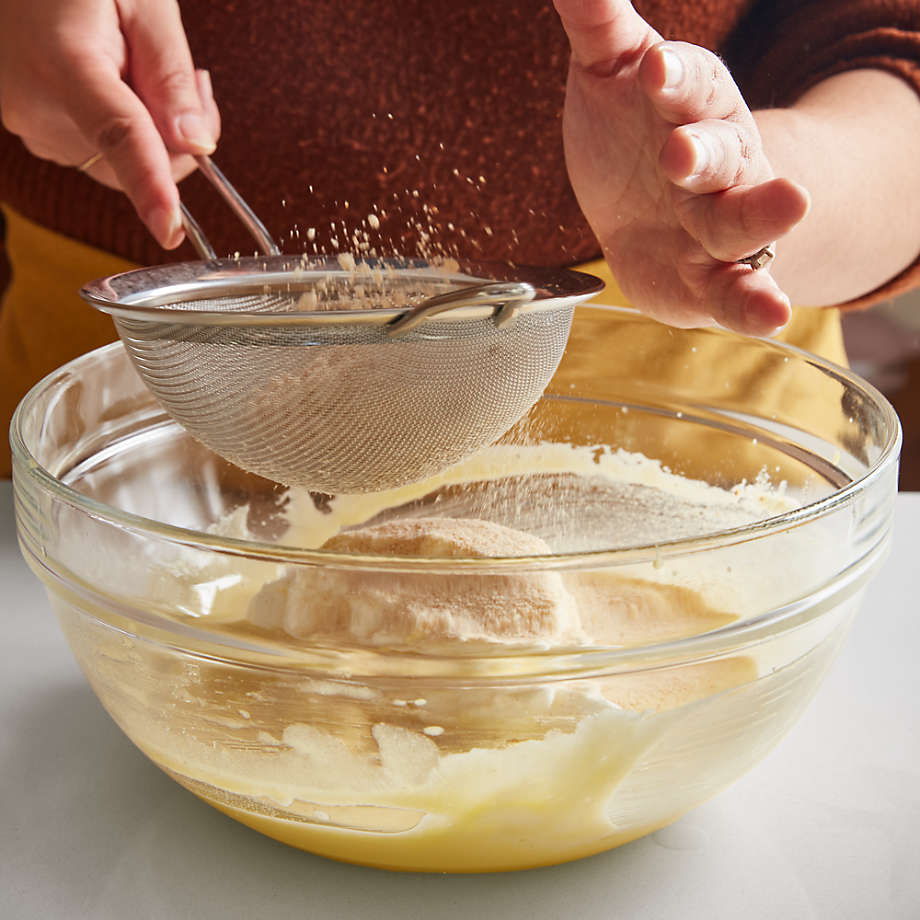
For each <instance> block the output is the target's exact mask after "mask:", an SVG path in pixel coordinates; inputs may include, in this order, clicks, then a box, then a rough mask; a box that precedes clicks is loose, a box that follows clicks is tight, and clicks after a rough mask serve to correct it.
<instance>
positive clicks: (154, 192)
mask: <svg viewBox="0 0 920 920" xmlns="http://www.w3.org/2000/svg"><path fill="white" fill-rule="evenodd" d="M64 92H65V93H66V95H67V98H66V99H65V108H66V110H67V111H68V112H69V113H70V116H71V117H72V118H73V120H74V122H75V123H76V125H77V128H78V129H79V130H80V132H81V134H82V135H83V137H84V138H85V139H86V142H87V145H88V147H89V148H90V149H91V150H94V151H96V152H98V153H101V154H102V156H103V157H104V159H105V161H106V165H107V167H108V168H110V169H111V170H112V172H113V173H114V175H115V177H116V179H117V181H118V184H119V185H120V186H121V188H123V189H124V191H125V194H127V196H128V197H129V198H130V199H131V201H132V203H133V204H134V207H135V208H136V210H137V213H138V216H139V217H140V218H141V220H142V221H143V222H144V223H145V224H146V225H147V227H148V228H149V229H150V232H151V233H152V234H153V235H154V237H155V238H156V240H157V241H158V242H159V243H160V245H161V246H163V247H164V248H166V249H174V248H175V247H176V246H178V245H179V243H181V242H182V239H183V232H182V221H181V216H180V213H179V193H178V190H177V189H176V185H175V182H174V181H173V177H172V169H171V164H170V158H169V155H168V153H167V152H166V148H165V147H164V145H163V140H162V138H161V137H160V134H159V132H158V131H157V128H156V125H155V124H154V122H153V119H152V118H151V115H150V113H149V112H148V110H147V109H146V107H145V106H144V104H143V103H142V102H141V100H140V99H139V98H138V97H137V96H136V95H135V94H134V93H133V92H132V91H131V89H130V87H128V85H127V84H126V83H124V82H122V80H121V79H120V77H119V75H118V74H117V73H114V72H113V71H112V70H111V68H109V67H107V66H105V65H102V66H99V65H98V64H96V62H95V61H94V62H91V63H88V64H87V63H84V65H83V66H82V67H77V68H75V70H74V72H73V74H72V79H71V81H70V82H69V84H68V86H67V88H66V89H65V90H64Z"/></svg>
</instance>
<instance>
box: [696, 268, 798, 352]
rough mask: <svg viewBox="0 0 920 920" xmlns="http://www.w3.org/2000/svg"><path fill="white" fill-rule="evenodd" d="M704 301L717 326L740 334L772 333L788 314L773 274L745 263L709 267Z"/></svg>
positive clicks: (786, 302)
mask: <svg viewBox="0 0 920 920" xmlns="http://www.w3.org/2000/svg"><path fill="white" fill-rule="evenodd" d="M705 303H706V306H707V308H708V310H709V312H710V313H711V315H712V317H713V318H714V319H715V320H716V322H717V323H718V324H719V325H720V326H722V327H723V328H725V329H731V330H732V331H733V332H740V333H741V334H742V335H762V336H769V335H773V334H774V333H776V332H778V331H779V330H780V329H781V328H782V327H783V326H785V325H786V323H788V322H789V319H790V317H791V315H792V308H791V306H790V304H789V298H788V297H786V295H785V294H784V293H783V292H782V291H781V290H780V289H779V286H778V285H777V283H776V282H775V281H774V280H773V276H772V275H770V273H769V272H766V271H754V270H752V269H750V268H749V267H748V266H746V265H719V266H717V267H715V268H713V269H712V270H711V272H710V275H709V278H708V283H707V285H706V300H705Z"/></svg>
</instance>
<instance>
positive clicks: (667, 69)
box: [639, 42, 750, 124]
mask: <svg viewBox="0 0 920 920" xmlns="http://www.w3.org/2000/svg"><path fill="white" fill-rule="evenodd" d="M639 82H640V84H641V85H642V88H643V90H644V91H645V94H646V95H647V96H648V98H649V101H650V102H651V103H652V105H654V106H655V109H656V111H657V112H658V114H659V116H660V117H661V118H663V119H664V120H665V121H669V122H671V123H672V124H687V123H688V122H692V121H700V120H702V119H704V118H733V117H741V118H746V119H750V112H749V110H748V106H747V103H746V102H745V101H744V97H743V96H742V95H741V90H739V89H738V85H737V84H736V83H735V81H734V79H733V78H732V75H731V74H730V73H729V71H728V68H727V67H726V66H725V65H724V64H723V63H722V61H721V60H719V58H718V56H717V55H715V54H713V53H712V52H711V51H708V50H707V49H705V48H701V47H699V46H698V45H691V44H688V43H687V42H661V43H660V44H658V45H656V46H655V47H653V48H650V49H649V50H648V51H647V52H646V53H645V55H644V56H643V58H642V63H641V65H640V66H639Z"/></svg>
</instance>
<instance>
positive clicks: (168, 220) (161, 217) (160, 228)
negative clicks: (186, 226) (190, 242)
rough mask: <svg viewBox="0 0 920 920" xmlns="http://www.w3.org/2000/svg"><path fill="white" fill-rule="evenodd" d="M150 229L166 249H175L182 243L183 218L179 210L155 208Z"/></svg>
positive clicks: (151, 215) (151, 216)
mask: <svg viewBox="0 0 920 920" xmlns="http://www.w3.org/2000/svg"><path fill="white" fill-rule="evenodd" d="M149 227H150V230H151V232H152V233H153V235H154V236H155V237H156V239H157V241H158V242H159V244H160V245H161V246H162V247H163V248H164V249H175V248H176V246H178V245H179V244H180V243H181V242H182V233H183V231H182V217H181V216H180V215H179V211H178V210H177V209H172V210H167V209H166V208H154V209H153V211H152V212H151V214H150V222H149Z"/></svg>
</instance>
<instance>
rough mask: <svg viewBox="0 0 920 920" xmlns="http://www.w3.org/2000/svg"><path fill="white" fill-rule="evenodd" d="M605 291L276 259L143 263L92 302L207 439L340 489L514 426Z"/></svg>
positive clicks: (434, 463)
mask: <svg viewBox="0 0 920 920" xmlns="http://www.w3.org/2000/svg"><path fill="white" fill-rule="evenodd" d="M599 287H600V282H598V281H597V280H596V279H595V278H593V277H591V276H589V275H584V274H581V273H578V272H571V271H556V270H538V269H520V268H514V269H512V268H509V267H507V266H499V265H491V266H490V265H484V264H472V263H470V264H466V265H463V266H460V267H459V269H458V270H457V271H453V272H450V273H447V272H444V271H443V270H440V269H438V268H437V267H435V266H431V265H427V264H425V263H419V262H403V261H397V260H371V261H369V262H367V263H363V265H362V266H361V267H359V268H358V270H355V271H347V270H343V269H342V268H341V267H340V265H339V263H338V262H337V261H336V260H318V261H315V262H313V263H305V262H303V261H302V260H300V259H297V258H293V257H290V256H287V257H286V256H273V257H256V258H249V259H239V260H225V261H220V260H217V261H211V262H195V263H183V264H178V265H169V266H162V267H157V268H150V269H140V270H136V271H131V272H126V273H123V274H120V275H115V276H113V277H110V278H106V279H102V280H100V281H96V282H93V283H91V284H88V285H86V286H85V287H84V288H83V290H82V291H81V294H82V295H83V297H84V298H85V299H86V300H88V301H89V302H90V303H91V304H93V305H94V306H95V307H97V308H98V309H100V310H102V311H104V312H106V313H109V314H111V315H112V317H113V318H114V321H115V325H116V327H117V329H118V333H119V335H120V336H121V339H122V341H123V342H124V344H125V346H126V347H127V349H128V352H129V353H130V355H131V358H132V360H133V361H134V364H135V366H136V367H137V369H138V371H139V372H140V374H141V376H142V378H143V379H144V381H145V382H146V384H147V386H148V387H149V388H150V389H151V390H152V392H153V393H154V394H155V395H156V396H157V398H158V399H159V400H160V402H161V403H162V404H163V406H164V408H165V409H166V411H167V412H168V413H169V414H170V415H171V416H172V417H173V418H174V419H176V421H178V422H179V423H180V424H182V425H183V426H184V427H185V428H186V429H188V431H190V432H191V433H192V434H193V435H194V436H195V437H197V438H198V439H199V440H201V441H202V442H203V443H204V444H206V445H207V446H208V447H209V448H211V449H212V450H214V451H215V452H217V453H218V454H220V455H221V456H223V457H225V458H226V459H228V460H230V461H232V462H233V463H236V464H237V465H239V466H241V467H243V468H245V469H247V470H250V471H251V472H255V473H258V474H260V475H262V476H266V477H268V478H270V479H274V480H276V481H278V482H282V483H284V484H287V485H297V486H304V487H306V488H309V489H312V490H315V491H322V492H329V493H333V494H334V493H338V492H366V491H377V490H380V489H385V488H391V487H393V486H397V485H400V484H402V483H405V482H411V481H414V480H417V479H421V478H423V477H425V476H429V475H432V474H434V473H436V472H438V471H439V470H441V469H443V468H445V467H447V466H449V465H450V464H451V463H454V462H456V461H457V460H459V459H461V458H462V457H464V456H466V455H468V454H470V453H472V452H473V451H475V450H477V449H479V448H480V447H483V446H485V445H487V444H489V443H491V442H493V441H494V440H496V439H497V438H498V437H500V436H501V435H502V434H504V433H505V432H506V431H507V430H508V429H509V428H510V427H511V426H512V425H514V423H515V422H517V421H518V420H519V419H520V418H521V417H522V416H523V415H524V414H525V413H526V412H527V410H528V409H529V408H530V407H531V406H532V405H533V404H534V403H535V402H536V400H537V399H538V398H539V396H540V394H541V393H542V392H543V390H544V388H545V387H546V384H547V383H548V382H549V380H550V378H551V377H552V375H553V372H554V371H555V369H556V366H557V365H558V363H559V360H560V358H561V356H562V353H563V350H564V348H565V343H566V340H567V337H568V332H569V326H570V324H571V320H572V315H573V310H574V305H575V304H576V303H577V302H578V301H580V300H583V299H585V298H586V297H588V296H590V295H591V294H592V293H595V292H596V291H597V290H598V289H599ZM397 305H398V306H397ZM304 307H308V309H304ZM439 311H443V312H439ZM509 313H513V315H511V316H509V315H508V314H509ZM400 320H402V322H403V324H404V325H408V327H409V328H399V327H394V325H393V324H394V323H395V322H399V321H400ZM413 322H414V325H413Z"/></svg>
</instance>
